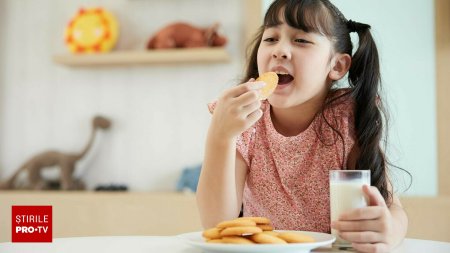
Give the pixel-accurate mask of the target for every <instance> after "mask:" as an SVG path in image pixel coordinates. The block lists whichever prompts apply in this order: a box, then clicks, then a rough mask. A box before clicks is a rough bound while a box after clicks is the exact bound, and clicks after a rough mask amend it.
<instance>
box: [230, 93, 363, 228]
mask: <svg viewBox="0 0 450 253" xmlns="http://www.w3.org/2000/svg"><path fill="white" fill-rule="evenodd" d="M337 94H342V91H338V92H337ZM262 110H263V116H262V117H261V119H260V120H259V121H258V122H256V123H255V125H254V126H253V127H251V128H249V129H248V130H247V131H245V132H244V133H242V134H241V135H240V136H239V138H238V141H237V150H238V151H239V153H240V154H241V155H242V157H243V158H244V160H245V162H246V164H247V166H248V168H249V170H248V174H247V178H246V183H245V186H244V196H243V205H244V216H264V217H267V218H269V219H270V220H271V221H272V225H273V226H274V228H275V229H287V230H304V231H316V232H325V233H329V232H330V194H329V182H328V180H329V170H332V169H343V168H345V167H346V164H347V159H348V155H349V153H350V150H351V149H352V147H353V144H354V142H355V137H354V136H355V134H354V116H353V102H352V100H351V99H350V98H349V97H346V99H339V101H338V102H337V103H333V106H331V107H330V108H329V109H328V110H326V111H325V113H324V114H323V116H325V117H326V119H327V120H328V122H330V123H331V124H332V125H333V126H334V127H335V128H336V129H337V130H338V131H339V132H340V134H341V136H342V137H343V138H340V137H339V135H337V134H336V133H335V132H334V131H332V130H331V128H330V127H328V125H327V124H325V121H324V119H323V117H322V114H318V115H317V116H316V117H315V119H314V120H313V121H312V123H311V124H310V126H309V127H308V128H307V129H306V130H305V131H303V132H302V133H300V134H298V135H297V136H291V137H286V136H283V135H281V134H280V133H278V132H277V131H276V129H275V128H274V126H273V124H272V119H271V115H270V104H269V103H268V102H267V101H264V102H263V105H262ZM321 139H322V141H321Z"/></svg>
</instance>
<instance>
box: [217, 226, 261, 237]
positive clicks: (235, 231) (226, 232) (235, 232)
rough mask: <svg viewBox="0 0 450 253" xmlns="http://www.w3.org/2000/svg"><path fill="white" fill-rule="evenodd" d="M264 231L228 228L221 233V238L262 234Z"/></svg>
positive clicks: (253, 228) (249, 228)
mask: <svg viewBox="0 0 450 253" xmlns="http://www.w3.org/2000/svg"><path fill="white" fill-rule="evenodd" d="M261 232H262V229H260V228H259V227H228V228H225V229H224V230H222V231H220V235H221V236H232V235H250V234H256V233H261Z"/></svg>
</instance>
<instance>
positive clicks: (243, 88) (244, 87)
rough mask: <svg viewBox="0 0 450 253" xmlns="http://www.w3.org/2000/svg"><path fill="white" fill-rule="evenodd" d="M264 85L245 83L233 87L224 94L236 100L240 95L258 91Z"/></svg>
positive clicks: (262, 83)
mask: <svg viewBox="0 0 450 253" xmlns="http://www.w3.org/2000/svg"><path fill="white" fill-rule="evenodd" d="M265 85H266V83H264V82H247V83H243V84H240V85H238V86H236V87H233V88H231V89H229V90H228V92H227V93H226V94H225V96H227V97H232V98H236V97H239V96H241V95H242V94H244V93H246V92H248V91H251V90H260V89H261V88H262V87H264V86H265Z"/></svg>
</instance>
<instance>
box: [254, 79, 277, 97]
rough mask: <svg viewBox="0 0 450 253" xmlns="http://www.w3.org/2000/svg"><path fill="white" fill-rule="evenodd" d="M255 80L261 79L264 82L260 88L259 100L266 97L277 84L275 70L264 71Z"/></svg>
mask: <svg viewBox="0 0 450 253" xmlns="http://www.w3.org/2000/svg"><path fill="white" fill-rule="evenodd" d="M256 81H263V82H265V83H266V86H264V87H263V88H262V89H261V91H260V92H261V98H260V99H261V100H264V99H267V98H268V97H269V96H270V95H271V94H272V93H273V92H274V91H275V88H277V85H278V75H277V73H275V72H266V73H263V74H262V75H260V76H259V77H258V78H257V79H256Z"/></svg>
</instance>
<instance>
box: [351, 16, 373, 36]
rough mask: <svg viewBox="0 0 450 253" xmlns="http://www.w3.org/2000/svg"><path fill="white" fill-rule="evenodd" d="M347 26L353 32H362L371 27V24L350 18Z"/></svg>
mask: <svg viewBox="0 0 450 253" xmlns="http://www.w3.org/2000/svg"><path fill="white" fill-rule="evenodd" d="M347 28H348V30H349V31H350V32H351V33H352V32H360V31H364V30H366V29H370V25H368V24H363V23H359V22H355V21H353V20H351V19H350V20H349V21H347Z"/></svg>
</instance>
